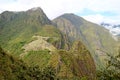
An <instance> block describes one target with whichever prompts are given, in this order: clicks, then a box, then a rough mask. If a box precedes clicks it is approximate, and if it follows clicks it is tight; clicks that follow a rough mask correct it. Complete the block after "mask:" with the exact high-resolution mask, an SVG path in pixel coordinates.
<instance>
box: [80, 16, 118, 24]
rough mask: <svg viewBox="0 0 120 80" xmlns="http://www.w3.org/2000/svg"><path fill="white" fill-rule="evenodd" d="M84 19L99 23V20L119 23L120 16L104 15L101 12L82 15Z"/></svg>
mask: <svg viewBox="0 0 120 80" xmlns="http://www.w3.org/2000/svg"><path fill="white" fill-rule="evenodd" d="M82 17H83V18H84V19H86V20H88V21H91V22H94V23H97V24H100V23H101V22H105V23H111V24H120V16H104V15H101V14H95V15H86V16H82Z"/></svg>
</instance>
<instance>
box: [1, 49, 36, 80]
mask: <svg viewBox="0 0 120 80" xmlns="http://www.w3.org/2000/svg"><path fill="white" fill-rule="evenodd" d="M28 71H29V70H28V66H27V65H26V64H25V63H23V62H22V61H21V60H18V59H17V58H15V57H13V56H11V55H8V54H7V53H6V52H4V51H3V50H2V48H0V80H21V79H27V80H33V79H34V78H33V77H32V76H30V75H29V74H27V73H28Z"/></svg>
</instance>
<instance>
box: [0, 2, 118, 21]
mask: <svg viewBox="0 0 120 80" xmlns="http://www.w3.org/2000/svg"><path fill="white" fill-rule="evenodd" d="M119 3H120V0H9V1H8V0H0V11H1V12H2V11H4V10H10V11H21V10H27V9H30V8H33V7H41V8H42V9H43V10H44V12H45V13H46V14H47V16H48V17H49V18H50V19H53V18H55V17H57V16H59V15H61V14H64V13H75V14H77V13H83V12H84V11H85V9H88V10H90V11H93V12H94V14H93V15H92V14H88V15H85V16H84V17H85V18H88V20H91V21H93V22H100V20H103V21H104V20H105V21H106V20H109V21H112V19H118V18H117V17H115V16H113V17H115V18H113V17H110V18H109V16H105V15H102V14H98V13H101V12H110V13H111V12H114V13H115V14H117V16H120V15H119V14H120V5H119ZM95 12H96V14H95ZM94 18H95V19H97V20H95V19H94ZM117 21H119V20H117Z"/></svg>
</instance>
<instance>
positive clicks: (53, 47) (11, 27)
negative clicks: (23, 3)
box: [0, 8, 96, 80]
mask: <svg viewBox="0 0 120 80" xmlns="http://www.w3.org/2000/svg"><path fill="white" fill-rule="evenodd" d="M62 33H63V32H62V31H60V30H59V29H57V28H56V26H55V25H54V23H53V22H52V21H50V20H49V19H48V18H47V16H46V15H45V14H44V12H43V10H42V9H40V8H37V9H35V10H34V9H30V10H28V11H23V12H10V11H5V12H3V13H2V14H0V45H1V46H2V48H3V49H4V50H5V51H6V52H8V53H10V54H11V55H13V56H17V57H18V58H20V59H22V60H23V62H25V63H26V65H28V66H31V67H34V66H38V67H37V69H36V67H35V69H33V70H35V72H34V71H33V74H34V73H35V74H37V70H38V73H39V69H41V70H42V71H40V73H41V72H43V73H45V75H44V74H42V75H43V76H42V77H41V75H39V76H38V75H32V74H30V75H32V76H36V77H37V76H38V79H37V80H40V78H43V80H53V78H52V79H49V76H48V75H50V77H51V74H52V73H51V70H53V71H52V72H54V73H55V75H56V77H58V78H60V79H70V80H73V79H75V80H79V79H92V80H96V72H95V70H96V67H95V64H94V60H93V59H92V57H91V55H90V52H89V51H88V50H87V48H86V47H85V46H84V45H83V43H81V41H79V40H78V41H76V40H75V41H74V42H72V41H71V38H70V37H69V36H67V34H62ZM8 61H10V60H8ZM21 64H22V63H21ZM49 66H51V67H53V68H55V71H54V69H53V68H52V69H51V68H50V70H49ZM20 68H21V67H20ZM30 69H31V68H30ZM20 70H21V69H20ZM44 70H45V72H44ZM10 71H11V70H10ZM27 71H28V72H29V71H31V70H27ZM18 72H19V71H18ZM11 73H12V72H10V74H11ZM25 73H27V72H25ZM13 75H15V76H16V74H13ZM55 75H53V76H55ZM26 76H27V74H26V75H25V77H26ZM44 76H45V77H44ZM46 76H47V77H48V78H46ZM30 77H31V76H30ZM16 78H17V77H16ZM16 78H15V79H16ZM28 78H29V76H28ZM17 79H18V78H17ZM30 79H32V78H30ZM35 79H36V78H35ZM13 80H14V78H13ZM32 80H34V79H32Z"/></svg>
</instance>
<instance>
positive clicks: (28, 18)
mask: <svg viewBox="0 0 120 80" xmlns="http://www.w3.org/2000/svg"><path fill="white" fill-rule="evenodd" d="M37 35H38V36H43V37H50V38H51V40H52V41H51V43H53V44H54V42H56V43H57V42H59V41H60V37H61V34H60V32H59V30H57V29H56V28H55V27H54V26H52V25H51V21H50V20H49V19H48V18H47V17H46V15H45V14H44V13H43V11H42V10H41V9H40V8H39V9H38V10H36V11H32V9H30V10H28V11H26V12H16V13H15V12H8V11H7V12H3V13H2V14H0V44H3V45H2V47H3V48H5V49H6V50H7V51H9V52H11V53H14V54H21V53H22V52H23V50H22V47H23V46H24V45H25V44H26V43H29V42H31V41H32V40H33V39H32V37H33V36H37ZM53 37H56V38H57V40H54V38H53Z"/></svg>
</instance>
